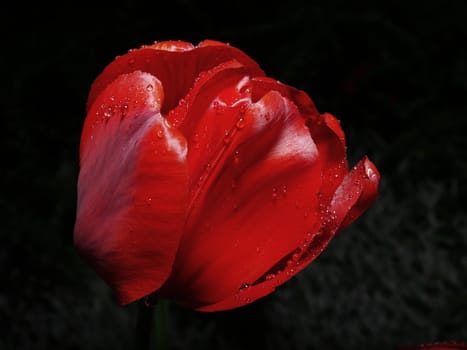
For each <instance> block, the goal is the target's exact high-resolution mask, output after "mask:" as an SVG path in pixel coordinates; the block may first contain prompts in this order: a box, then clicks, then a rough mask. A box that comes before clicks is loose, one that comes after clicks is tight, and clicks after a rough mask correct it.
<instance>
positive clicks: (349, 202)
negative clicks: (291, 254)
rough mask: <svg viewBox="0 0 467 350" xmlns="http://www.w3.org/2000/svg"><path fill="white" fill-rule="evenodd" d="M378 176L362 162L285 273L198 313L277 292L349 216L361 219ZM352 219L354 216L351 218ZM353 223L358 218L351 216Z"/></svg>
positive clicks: (235, 305) (248, 301) (222, 308)
mask: <svg viewBox="0 0 467 350" xmlns="http://www.w3.org/2000/svg"><path fill="white" fill-rule="evenodd" d="M378 182H379V174H378V172H377V170H376V168H375V167H374V165H373V163H371V162H370V161H369V159H368V158H366V157H365V158H364V159H362V160H361V161H360V162H359V163H358V164H357V165H356V166H355V167H354V168H353V169H352V170H351V171H350V172H349V173H348V174H347V175H346V176H345V177H344V180H343V181H342V183H341V184H340V186H339V187H338V188H337V190H336V192H335V194H334V196H333V198H332V200H331V203H330V205H329V207H328V208H327V209H326V210H325V211H324V212H323V213H322V215H323V218H322V221H321V223H322V225H321V227H320V228H319V230H317V231H316V232H314V233H310V234H308V235H307V236H306V237H305V240H304V241H303V242H302V245H301V246H299V252H298V253H297V255H296V258H295V259H294V258H292V260H290V261H291V262H292V263H291V264H287V267H286V269H284V270H283V271H280V272H279V273H278V274H277V273H276V274H274V275H272V274H271V275H269V276H267V277H266V280H265V281H262V282H260V283H258V284H253V285H251V286H249V287H248V288H243V289H240V290H239V291H238V293H236V294H234V295H230V296H227V297H226V298H225V299H223V300H220V301H218V302H216V303H212V304H207V305H203V306H200V307H198V310H199V311H219V310H225V309H231V308H235V307H239V306H241V305H244V304H248V303H251V302H253V301H255V300H257V299H259V298H262V297H264V296H265V295H267V294H269V293H271V292H273V291H274V289H275V288H276V287H277V286H278V285H280V284H282V283H284V282H286V281H287V280H289V279H290V278H292V277H293V276H295V275H296V274H297V273H298V272H300V271H301V270H303V269H304V268H305V267H306V266H308V264H309V263H310V262H311V261H313V260H314V259H315V258H316V257H317V256H319V255H320V254H321V253H322V251H323V250H324V248H325V247H326V246H327V244H328V243H329V241H330V240H331V239H332V237H333V236H334V235H335V233H336V232H337V231H338V230H340V229H341V228H342V227H343V224H345V223H346V221H347V220H349V219H348V218H347V217H348V215H349V214H350V213H352V212H354V213H355V214H358V215H360V214H361V213H362V211H361V209H362V208H366V207H367V206H368V205H369V204H370V202H372V201H373V200H374V199H375V198H376V196H377V185H378ZM352 215H353V214H352ZM352 219H355V217H353V216H352Z"/></svg>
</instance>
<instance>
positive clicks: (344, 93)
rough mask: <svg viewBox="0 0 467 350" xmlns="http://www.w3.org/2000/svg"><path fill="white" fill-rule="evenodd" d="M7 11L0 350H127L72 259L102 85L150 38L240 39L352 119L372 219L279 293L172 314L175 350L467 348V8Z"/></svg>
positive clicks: (350, 5)
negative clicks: (373, 186)
mask: <svg viewBox="0 0 467 350" xmlns="http://www.w3.org/2000/svg"><path fill="white" fill-rule="evenodd" d="M20 6H21V7H20V8H16V9H14V8H10V9H7V8H3V9H2V11H1V13H2V14H1V15H0V16H1V17H0V19H1V30H2V44H1V45H2V51H1V52H2V53H1V55H0V63H1V65H0V66H1V80H2V84H1V85H2V91H1V115H2V117H1V124H2V127H1V130H2V133H1V142H2V143H1V147H0V152H1V153H0V155H1V159H2V168H1V176H0V179H1V196H0V213H1V217H0V219H1V223H2V225H1V232H0V235H1V244H0V278H1V280H0V349H8V350H9V349H15V350H22V349H129V348H130V347H131V333H130V329H131V322H132V321H131V320H132V317H131V311H132V310H131V307H126V308H123V307H119V306H117V305H116V303H115V301H114V299H113V296H112V294H111V293H110V291H109V290H108V288H107V287H106V286H105V285H104V284H103V283H102V282H101V281H100V279H99V278H98V277H97V276H96V275H95V274H94V272H93V271H92V270H90V269H89V268H88V267H87V266H86V265H85V264H84V263H83V262H82V261H81V260H80V259H79V258H78V257H77V255H76V252H75V251H74V249H73V246H72V231H73V224H74V215H75V201H76V180H77V173H78V162H77V160H78V145H79V136H80V131H81V127H82V124H83V120H84V117H85V109H84V107H85V101H86V96H87V93H88V89H89V87H90V84H91V83H92V81H93V79H94V78H95V77H96V76H97V75H98V74H99V73H100V71H101V70H102V69H103V68H104V67H105V66H106V65H107V64H108V63H110V62H111V61H112V60H113V58H114V57H115V56H116V55H119V54H123V53H125V52H126V51H127V50H128V49H130V48H136V47H139V46H140V45H142V44H150V43H151V42H152V41H154V40H157V41H162V40H169V39H175V40H176V39H181V40H186V41H191V42H193V43H197V42H199V41H201V40H204V39H216V40H220V41H225V42H230V44H231V45H233V46H236V47H238V48H240V49H242V50H243V51H245V52H246V53H248V54H249V55H250V56H251V57H252V58H254V59H255V60H256V61H257V62H259V64H260V65H261V66H262V67H263V69H264V70H265V71H266V73H267V74H268V75H269V76H271V77H274V78H277V79H279V80H281V81H283V82H286V83H288V84H290V85H293V86H296V87H299V88H301V89H303V90H305V91H306V92H307V93H309V94H310V96H311V97H312V98H313V99H314V101H315V103H316V105H317V107H318V109H319V110H320V111H322V112H325V111H328V112H331V113H333V114H334V115H336V116H337V117H338V118H339V119H340V120H341V123H342V126H343V128H344V130H345V132H346V134H347V139H348V146H349V159H350V160H351V163H352V165H353V164H354V163H355V162H356V161H357V160H358V159H359V158H361V156H363V155H364V154H368V155H369V156H370V158H371V159H372V160H373V161H374V162H375V163H376V165H377V166H378V168H379V169H380V172H381V174H382V179H383V180H382V183H381V194H380V197H379V199H378V201H377V202H376V203H375V205H374V206H373V207H371V209H370V210H369V211H368V212H367V213H366V214H365V215H364V216H363V217H362V218H360V219H359V220H358V222H356V223H355V224H354V225H352V226H351V227H349V228H347V229H346V230H345V232H342V233H341V234H339V235H337V236H336V237H335V239H334V240H333V241H332V242H331V244H330V245H329V246H328V248H327V249H326V250H325V251H324V253H323V254H322V255H321V256H320V257H319V258H318V259H317V260H316V261H315V262H314V263H312V264H311V265H310V266H309V267H308V268H307V269H306V270H305V271H304V272H302V273H301V274H299V275H298V276H297V277H296V278H294V279H293V280H291V281H289V282H288V283H286V284H285V285H283V286H281V287H280V288H279V289H278V290H277V292H275V293H274V294H272V295H270V296H268V297H266V298H264V299H262V300H260V301H258V302H256V303H253V304H252V305H249V306H246V307H244V308H241V309H238V310H234V311H228V312H221V313H211V314H203V313H197V312H194V311H191V310H184V309H181V308H179V307H177V306H176V305H171V306H170V308H171V317H170V324H169V326H170V340H171V343H172V345H173V349H248V348H259V349H292V350H295V349H297V350H298V349H383V350H384V349H396V348H397V347H398V346H407V345H413V344H419V343H429V342H434V341H440V340H457V341H460V340H463V341H467V253H466V252H467V215H466V212H465V205H464V203H465V201H466V199H467V198H466V197H467V188H466V181H465V178H466V175H467V161H466V156H465V151H466V149H467V148H466V146H467V143H466V141H465V139H464V133H465V130H466V127H467V123H466V112H467V108H466V97H467V94H466V93H467V66H466V65H467V45H466V44H467V24H466V23H467V21H466V18H467V2H465V1H455V0H452V1H449V2H446V3H444V2H441V1H436V2H435V1H429V2H416V1H415V2H411V1H405V2H391V4H389V2H388V1H386V2H373V3H370V4H365V5H364V4H363V3H362V2H358V3H356V2H352V1H343V0H342V1H340V0H329V1H326V2H319V3H318V2H313V1H305V0H303V1H283V2H281V3H277V4H276V3H273V2H269V3H264V4H262V3H253V2H251V3H245V2H239V3H238V4H235V3H233V2H228V3H227V4H223V3H220V2H211V3H208V2H204V3H203V5H201V4H194V2H192V1H184V0H170V1H168V2H167V3H158V2H152V3H150V4H146V5H135V4H133V3H132V2H130V1H126V2H125V1H120V2H114V3H112V4H111V5H110V6H108V7H103V8H97V4H94V5H92V6H87V7H84V6H83V7H80V8H73V7H70V4H68V3H67V2H63V3H62V5H60V4H59V5H56V6H55V7H53V8H47V7H45V6H46V4H42V3H40V4H36V5H34V8H31V7H30V5H27V4H23V5H20Z"/></svg>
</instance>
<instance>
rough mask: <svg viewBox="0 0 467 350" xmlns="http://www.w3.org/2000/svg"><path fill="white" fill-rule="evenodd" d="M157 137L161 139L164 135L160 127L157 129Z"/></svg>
mask: <svg viewBox="0 0 467 350" xmlns="http://www.w3.org/2000/svg"><path fill="white" fill-rule="evenodd" d="M156 134H157V138H159V139H162V138H163V137H164V132H163V131H162V129H159V130H157V133H156Z"/></svg>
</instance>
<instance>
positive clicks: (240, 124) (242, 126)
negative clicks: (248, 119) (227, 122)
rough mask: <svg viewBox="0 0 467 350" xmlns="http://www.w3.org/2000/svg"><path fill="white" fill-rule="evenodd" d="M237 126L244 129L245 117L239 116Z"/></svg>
mask: <svg viewBox="0 0 467 350" xmlns="http://www.w3.org/2000/svg"><path fill="white" fill-rule="evenodd" d="M235 126H236V127H237V129H243V128H244V127H245V119H243V118H239V119H238V120H237V123H236V124H235Z"/></svg>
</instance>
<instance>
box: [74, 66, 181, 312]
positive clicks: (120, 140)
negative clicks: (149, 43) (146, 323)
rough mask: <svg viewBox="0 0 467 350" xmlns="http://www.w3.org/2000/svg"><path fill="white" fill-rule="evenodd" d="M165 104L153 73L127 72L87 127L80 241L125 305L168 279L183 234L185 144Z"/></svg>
mask: <svg viewBox="0 0 467 350" xmlns="http://www.w3.org/2000/svg"><path fill="white" fill-rule="evenodd" d="M162 103H163V91H162V86H161V84H160V82H159V81H158V80H157V79H156V78H155V77H154V76H152V75H150V74H148V73H142V72H139V71H135V72H133V73H130V74H125V75H121V76H119V77H118V78H117V79H115V80H114V82H113V83H111V84H110V85H108V86H107V87H106V88H105V89H104V90H102V91H101V92H100V94H99V96H97V99H96V101H95V103H94V104H93V105H92V107H91V109H90V110H89V113H88V115H87V118H86V121H85V125H84V129H83V133H82V140H81V149H80V173H79V180H78V209H77V218H76V224H75V230H74V241H75V245H76V247H77V249H78V251H79V252H80V254H81V255H82V256H83V258H84V259H85V260H86V261H88V263H89V264H90V265H91V266H92V267H93V268H94V269H95V270H96V271H97V272H98V274H99V275H100V276H101V277H102V278H103V279H104V280H105V281H106V282H107V283H108V284H109V285H110V286H111V287H112V289H113V290H114V291H115V292H116V294H117V297H118V301H119V302H120V303H121V304H126V303H129V302H132V301H134V300H136V299H139V298H141V297H143V296H145V295H147V294H149V293H151V292H153V291H154V290H156V289H158V288H159V286H160V285H161V284H162V283H164V281H165V280H166V279H167V277H168V276H169V274H170V272H171V270H172V264H173V261H174V259H175V254H176V250H177V247H178V244H179V241H180V237H181V235H182V230H183V222H184V218H185V215H186V201H187V182H188V180H187V176H188V175H187V167H186V153H187V147H186V141H185V138H184V137H183V136H182V135H181V134H180V133H179V132H178V131H177V130H176V129H174V128H172V127H171V126H170V125H169V124H168V123H167V121H166V120H165V119H164V118H163V117H162V115H161V114H160V111H159V109H160V106H161V104H162Z"/></svg>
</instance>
